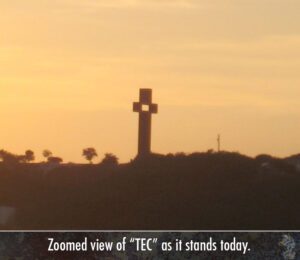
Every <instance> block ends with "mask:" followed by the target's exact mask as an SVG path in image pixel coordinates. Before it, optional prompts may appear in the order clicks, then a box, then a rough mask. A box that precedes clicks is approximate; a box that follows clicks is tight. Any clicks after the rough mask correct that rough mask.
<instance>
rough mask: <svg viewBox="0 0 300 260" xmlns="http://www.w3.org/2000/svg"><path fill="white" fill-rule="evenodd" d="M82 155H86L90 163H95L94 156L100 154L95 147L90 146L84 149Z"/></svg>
mask: <svg viewBox="0 0 300 260" xmlns="http://www.w3.org/2000/svg"><path fill="white" fill-rule="evenodd" d="M82 156H84V157H85V159H87V160H88V161H89V162H90V163H93V158H94V157H97V156H98V154H97V151H96V149H95V148H92V147H89V148H85V149H83V151H82Z"/></svg>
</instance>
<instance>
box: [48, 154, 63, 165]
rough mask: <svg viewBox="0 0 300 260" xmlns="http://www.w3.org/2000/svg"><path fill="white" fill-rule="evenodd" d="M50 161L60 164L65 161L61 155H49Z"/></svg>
mask: <svg viewBox="0 0 300 260" xmlns="http://www.w3.org/2000/svg"><path fill="white" fill-rule="evenodd" d="M48 162H49V163H55V164H60V163H62V162H63V159H62V158H60V157H55V156H49V157H48Z"/></svg>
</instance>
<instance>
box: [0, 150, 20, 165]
mask: <svg viewBox="0 0 300 260" xmlns="http://www.w3.org/2000/svg"><path fill="white" fill-rule="evenodd" d="M0 159H1V160H2V161H3V162H4V163H8V164H15V163H18V162H20V160H21V158H20V156H17V155H15V154H12V153H10V152H8V151H5V150H0Z"/></svg>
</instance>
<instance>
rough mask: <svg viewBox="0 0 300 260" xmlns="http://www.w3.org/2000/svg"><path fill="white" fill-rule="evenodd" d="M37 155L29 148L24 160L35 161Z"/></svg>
mask: <svg viewBox="0 0 300 260" xmlns="http://www.w3.org/2000/svg"><path fill="white" fill-rule="evenodd" d="M34 159H35V156H34V152H33V151H31V150H27V151H25V156H24V161H25V162H31V161H34Z"/></svg>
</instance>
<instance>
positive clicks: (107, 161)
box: [101, 153, 119, 167]
mask: <svg viewBox="0 0 300 260" xmlns="http://www.w3.org/2000/svg"><path fill="white" fill-rule="evenodd" d="M118 161H119V159H118V157H117V156H116V155H114V154H112V153H106V154H105V155H104V158H103V160H102V161H101V164H102V165H105V166H110V167H113V166H117V165H118V164H119V162H118Z"/></svg>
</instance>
